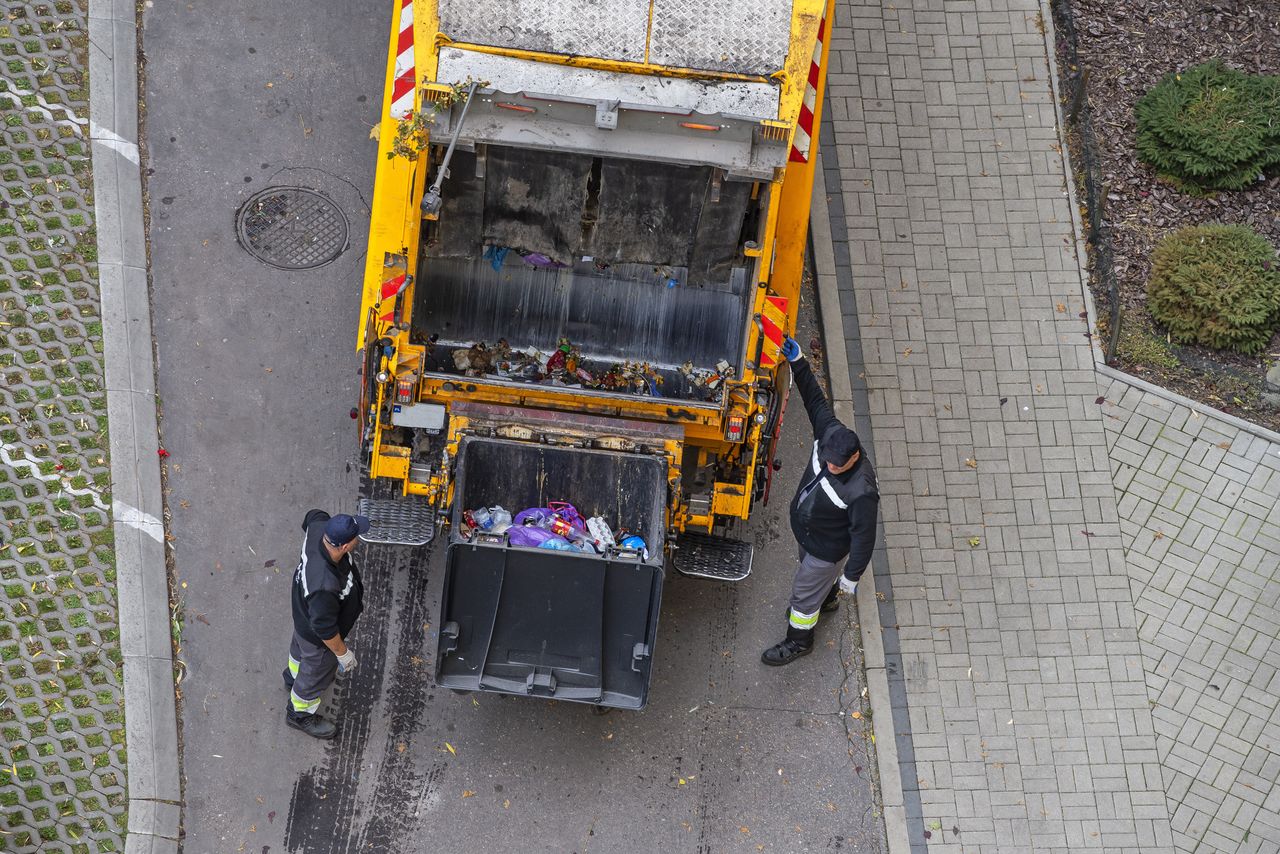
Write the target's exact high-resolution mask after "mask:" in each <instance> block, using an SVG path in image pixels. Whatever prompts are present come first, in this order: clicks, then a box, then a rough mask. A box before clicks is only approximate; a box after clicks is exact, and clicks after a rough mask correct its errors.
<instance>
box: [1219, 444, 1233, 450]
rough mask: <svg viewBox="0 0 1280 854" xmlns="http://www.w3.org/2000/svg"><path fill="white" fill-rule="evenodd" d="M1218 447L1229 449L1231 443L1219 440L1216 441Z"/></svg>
mask: <svg viewBox="0 0 1280 854" xmlns="http://www.w3.org/2000/svg"><path fill="white" fill-rule="evenodd" d="M1218 447H1219V448H1221V449H1222V450H1224V451H1229V450H1231V443H1230V442H1219V443H1218Z"/></svg>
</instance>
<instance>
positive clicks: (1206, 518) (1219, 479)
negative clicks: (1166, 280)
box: [1102, 380, 1280, 854]
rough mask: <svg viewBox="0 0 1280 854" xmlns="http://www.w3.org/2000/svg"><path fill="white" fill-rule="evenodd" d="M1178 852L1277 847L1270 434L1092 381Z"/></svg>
mask: <svg viewBox="0 0 1280 854" xmlns="http://www.w3.org/2000/svg"><path fill="white" fill-rule="evenodd" d="M1102 390H1103V393H1104V397H1105V404H1104V405H1103V407H1102V411H1103V414H1104V416H1105V421H1104V423H1105V425H1106V430H1107V439H1108V442H1109V444H1110V447H1111V464H1112V467H1113V468H1114V471H1115V483H1116V489H1117V490H1118V492H1119V497H1120V502H1119V511H1120V528H1121V534H1122V537H1123V540H1124V547H1125V557H1126V563H1127V565H1128V568H1129V577H1130V579H1131V580H1132V582H1133V596H1134V604H1135V607H1136V609H1137V617H1138V637H1139V638H1140V639H1141V642H1142V653H1143V658H1144V661H1145V668H1146V674H1147V689H1148V695H1149V696H1150V698H1151V702H1152V713H1153V715H1154V717H1155V731H1156V750H1157V752H1158V754H1159V756H1160V762H1161V765H1162V766H1163V771H1164V785H1165V789H1166V792H1167V795H1168V804H1169V814H1170V815H1171V816H1172V819H1173V833H1174V841H1175V843H1176V844H1177V848H1178V850H1179V851H1188V852H1190V851H1204V852H1207V851H1231V852H1242V854H1243V852H1278V851H1280V783H1277V778H1280V717H1278V716H1277V709H1278V708H1280V669H1278V668H1280V501H1277V496H1280V444H1278V443H1275V442H1271V441H1268V440H1267V439H1266V438H1263V437H1261V436H1257V435H1253V434H1252V433H1250V432H1247V431H1244V430H1241V429H1240V428H1239V427H1236V426H1233V425H1231V424H1228V423H1227V422H1225V421H1223V420H1221V419H1218V418H1215V417H1213V416H1212V415H1207V414H1204V413H1201V412H1197V411H1195V410H1193V409H1191V408H1190V407H1188V406H1183V405H1179V404H1176V403H1171V402H1170V401H1168V400H1166V399H1163V398H1161V397H1159V396H1157V395H1155V394H1152V393H1149V392H1144V391H1142V390H1140V389H1137V388H1134V387H1133V386H1131V385H1129V384H1126V383H1125V382H1123V381H1120V380H1115V381H1110V382H1106V383H1104V384H1103V387H1102Z"/></svg>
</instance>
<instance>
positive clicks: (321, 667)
mask: <svg viewBox="0 0 1280 854" xmlns="http://www.w3.org/2000/svg"><path fill="white" fill-rule="evenodd" d="M289 672H290V673H291V674H293V689H292V691H290V694H289V698H290V700H291V701H292V707H291V708H292V709H293V712H294V714H297V715H314V714H315V713H316V712H318V711H320V695H321V694H323V693H324V689H325V688H328V687H329V686H330V685H331V684H333V677H334V675H336V674H337V672H338V656H336V655H334V654H333V651H332V650H330V649H329V647H327V646H323V645H320V646H317V645H316V644H313V643H312V642H311V641H309V640H307V639H306V638H302V637H299V636H298V633H297V632H296V631H295V632H294V633H293V640H292V641H290V642H289Z"/></svg>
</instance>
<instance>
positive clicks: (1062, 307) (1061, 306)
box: [1054, 303, 1067, 314]
mask: <svg viewBox="0 0 1280 854" xmlns="http://www.w3.org/2000/svg"><path fill="white" fill-rule="evenodd" d="M1054 308H1056V309H1058V313H1059V314H1066V312H1067V307H1066V305H1064V304H1063V303H1058V304H1057V305H1056V306H1054Z"/></svg>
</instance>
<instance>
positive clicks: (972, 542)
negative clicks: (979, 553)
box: [969, 537, 982, 549]
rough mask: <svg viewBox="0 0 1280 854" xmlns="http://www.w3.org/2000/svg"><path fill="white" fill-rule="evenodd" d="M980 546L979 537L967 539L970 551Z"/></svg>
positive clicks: (980, 539) (980, 540)
mask: <svg viewBox="0 0 1280 854" xmlns="http://www.w3.org/2000/svg"><path fill="white" fill-rule="evenodd" d="M980 545H982V538H981V537H970V538H969V548H971V549H976V548H977V547H978V546H980Z"/></svg>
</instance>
